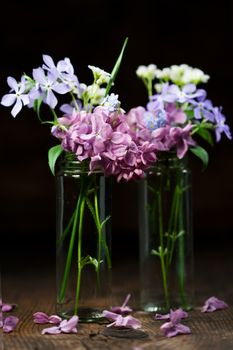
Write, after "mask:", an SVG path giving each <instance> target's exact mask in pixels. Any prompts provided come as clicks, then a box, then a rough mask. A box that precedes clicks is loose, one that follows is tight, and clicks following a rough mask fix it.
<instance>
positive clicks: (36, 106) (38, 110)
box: [34, 98, 43, 123]
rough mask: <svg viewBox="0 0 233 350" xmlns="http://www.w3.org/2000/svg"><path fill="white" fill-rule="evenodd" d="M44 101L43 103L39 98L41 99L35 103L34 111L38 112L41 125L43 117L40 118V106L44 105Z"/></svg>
mask: <svg viewBox="0 0 233 350" xmlns="http://www.w3.org/2000/svg"><path fill="white" fill-rule="evenodd" d="M42 101H43V99H42V98H39V99H37V100H35V101H34V111H35V112H36V114H37V116H38V119H39V121H40V122H41V123H42V122H43V121H42V119H41V117H40V106H41V104H42Z"/></svg>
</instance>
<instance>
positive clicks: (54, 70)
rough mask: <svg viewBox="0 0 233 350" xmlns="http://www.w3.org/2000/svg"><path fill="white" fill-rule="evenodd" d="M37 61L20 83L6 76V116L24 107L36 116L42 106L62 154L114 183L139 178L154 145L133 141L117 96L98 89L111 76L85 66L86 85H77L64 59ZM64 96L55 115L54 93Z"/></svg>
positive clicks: (150, 159) (134, 136)
mask: <svg viewBox="0 0 233 350" xmlns="http://www.w3.org/2000/svg"><path fill="white" fill-rule="evenodd" d="M43 61H44V63H43V65H42V67H39V68H36V69H33V72H32V77H29V76H28V75H26V74H24V75H23V76H22V78H21V80H20V82H17V81H16V80H15V79H14V78H13V77H8V79H7V82H8V85H9V86H10V88H11V90H10V93H9V94H6V95H4V96H3V98H2V100H1V104H2V105H4V106H12V105H14V106H13V108H12V110H11V114H12V115H13V116H14V117H15V116H16V115H17V114H18V113H19V112H20V110H21V109H22V107H23V106H25V105H26V106H28V107H29V108H30V107H34V109H36V111H37V112H38V111H39V110H40V106H41V104H42V103H44V104H45V105H47V106H49V107H50V110H51V112H52V116H53V121H47V123H49V124H50V125H51V124H52V128H51V132H52V135H54V136H55V137H57V138H58V139H59V141H60V142H61V147H62V149H63V150H65V151H66V152H72V153H74V154H75V155H76V157H77V159H78V161H80V162H83V161H86V162H88V164H89V169H90V172H93V171H95V170H97V169H98V170H99V169H101V170H102V171H103V172H104V174H105V175H106V176H109V175H114V176H116V177H117V180H118V181H120V180H121V179H123V180H125V181H128V180H130V179H137V178H140V177H142V176H143V175H144V170H145V169H147V168H148V167H149V166H150V165H151V164H152V163H153V162H154V161H155V160H156V154H155V146H154V145H153V144H152V143H150V142H149V140H146V139H145V140H144V141H142V140H141V139H140V140H139V139H138V137H137V133H136V132H135V131H134V130H132V129H131V128H130V126H129V125H128V123H127V118H126V116H125V112H124V111H123V109H121V107H120V101H119V100H118V95H115V94H113V93H111V94H110V95H109V94H107V93H106V91H108V90H109V89H108V85H107V87H106V86H105V87H103V86H102V85H106V84H109V83H110V82H111V79H112V77H111V74H109V73H107V72H105V71H104V70H102V69H100V68H98V67H94V66H88V68H90V69H91V71H92V74H93V83H92V84H91V85H89V86H87V85H85V84H83V83H80V82H79V80H78V78H77V76H76V75H75V74H74V68H73V66H72V64H71V62H70V59H69V58H65V59H64V60H61V61H59V62H58V63H57V64H55V63H54V61H53V59H52V58H51V57H50V56H48V55H43ZM65 94H68V95H69V96H70V100H71V102H70V100H69V103H65V104H62V105H61V106H60V107H59V109H60V112H62V116H61V117H60V116H59V117H58V115H57V112H56V111H55V108H56V107H57V105H58V99H57V97H56V95H65ZM39 117H40V115H39Z"/></svg>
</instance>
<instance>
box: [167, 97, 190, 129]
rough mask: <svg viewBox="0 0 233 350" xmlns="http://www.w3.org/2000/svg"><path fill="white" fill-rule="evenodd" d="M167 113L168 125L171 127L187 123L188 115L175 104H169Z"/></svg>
mask: <svg viewBox="0 0 233 350" xmlns="http://www.w3.org/2000/svg"><path fill="white" fill-rule="evenodd" d="M166 113H167V123H168V124H169V125H171V126H174V125H176V124H184V123H185V122H186V121H187V115H186V114H185V112H184V111H183V110H182V109H181V108H177V107H176V105H175V103H168V105H167V106H166Z"/></svg>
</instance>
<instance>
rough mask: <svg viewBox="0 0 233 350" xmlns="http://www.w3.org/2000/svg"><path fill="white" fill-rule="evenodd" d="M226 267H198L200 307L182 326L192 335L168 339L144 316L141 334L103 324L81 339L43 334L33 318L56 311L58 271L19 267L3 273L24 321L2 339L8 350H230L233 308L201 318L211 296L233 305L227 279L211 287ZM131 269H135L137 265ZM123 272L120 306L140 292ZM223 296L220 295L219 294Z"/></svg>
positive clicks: (89, 327) (81, 330)
mask: <svg viewBox="0 0 233 350" xmlns="http://www.w3.org/2000/svg"><path fill="white" fill-rule="evenodd" d="M228 263H229V261H228ZM228 263H227V266H224V265H223V264H221V266H219V262H217V263H216V266H215V267H214V264H213V261H212V262H211V261H209V262H208V261H206V262H204V261H203V262H202V264H200V269H199V270H198V278H197V287H198V290H199V293H198V295H197V307H195V309H194V310H193V311H191V312H190V313H189V317H188V318H187V319H185V320H184V321H183V323H184V324H186V325H188V326H189V327H190V329H191V331H192V333H191V334H190V335H180V336H177V337H174V338H171V339H169V338H165V337H164V336H163V335H162V333H161V331H160V326H161V324H162V323H163V322H162V321H155V320H154V319H153V315H151V314H146V313H144V312H141V311H137V312H134V314H133V316H135V317H137V318H138V319H140V320H141V322H142V329H141V330H140V332H137V331H132V330H128V331H127V330H123V331H120V330H117V329H106V325H103V324H102V325H99V324H79V325H78V333H77V334H67V335H66V334H59V335H41V330H42V329H43V328H45V326H44V325H36V324H34V323H33V317H32V315H33V313H34V312H36V311H44V312H46V313H48V314H52V313H54V312H55V304H54V300H55V297H54V296H55V280H54V276H55V270H54V266H53V265H51V264H50V265H49V264H47V263H46V264H45V265H44V266H42V265H38V264H37V263H35V264H34V265H33V264H24V263H23V262H19V264H18V265H17V266H14V267H13V268H11V269H8V270H7V271H5V273H4V274H3V298H4V299H5V301H7V302H15V303H17V305H18V306H17V308H16V309H15V310H14V312H13V313H12V314H14V315H17V316H18V317H19V318H20V323H19V324H18V326H17V328H16V330H15V331H14V332H12V333H10V334H4V335H3V343H4V350H69V349H72V350H119V349H120V350H142V349H143V350H155V349H156V350H160V349H161V350H174V349H178V350H196V349H197V350H209V349H211V350H213V349H214V350H232V349H233V307H232V306H231V305H230V307H229V308H228V309H226V310H220V311H216V312H214V313H208V314H203V313H201V310H200V306H201V305H202V304H201V302H202V301H203V300H205V299H207V298H208V297H210V296H211V295H216V296H224V297H225V296H226V298H227V299H225V300H226V301H227V302H228V300H230V297H231V296H232V285H231V283H230V282H229V281H228V279H227V278H226V276H227V275H224V274H222V275H220V274H219V276H220V277H219V280H218V281H219V283H220V285H219V283H218V281H216V279H215V280H214V281H213V283H212V284H211V283H209V279H210V278H212V277H211V276H210V275H211V274H213V275H214V274H216V273H219V271H218V270H217V269H223V270H222V271H225V272H226V271H227V273H228V275H230V274H229V273H230V270H231V268H232V266H231V265H230V267H229V264H228ZM208 264H209V265H210V266H209V267H208ZM23 266H24V268H23ZM203 266H205V268H206V269H207V268H209V270H208V276H207V275H203V273H201V271H202V272H203ZM131 267H132V269H133V265H132V266H131ZM131 267H129V268H131ZM124 270H125V272H126V273H127V278H128V283H129V285H125V284H124V283H120V282H119V281H120V280H121V281H122V280H123V274H122V270H121V269H120V270H119V271H118V273H117V271H116V282H115V287H114V288H115V292H114V293H115V294H114V295H115V298H116V303H115V304H116V305H119V299H120V298H121V297H122V295H124V293H125V291H126V290H127V292H128V291H129V288H130V286H131V290H133V291H135V293H136V292H137V288H138V284H137V281H136V282H135V278H136V275H135V274H133V272H132V271H131V272H132V273H129V271H127V267H126V266H124ZM134 270H135V269H134ZM206 271H207V270H205V273H206ZM224 276H225V277H224ZM224 280H225V285H224V284H223V283H224ZM205 281H206V282H205ZM122 288H123V290H122ZM131 290H130V291H131ZM220 291H222V293H221V295H219V294H216V293H219V292H220ZM117 296H119V298H118V299H117ZM228 303H229V302H228Z"/></svg>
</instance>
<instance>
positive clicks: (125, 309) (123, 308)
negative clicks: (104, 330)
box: [111, 294, 133, 315]
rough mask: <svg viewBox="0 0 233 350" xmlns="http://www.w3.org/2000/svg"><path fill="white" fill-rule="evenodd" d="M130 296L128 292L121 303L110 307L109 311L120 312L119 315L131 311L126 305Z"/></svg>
mask: <svg viewBox="0 0 233 350" xmlns="http://www.w3.org/2000/svg"><path fill="white" fill-rule="evenodd" d="M130 297H131V294H128V295H127V296H126V298H125V300H124V302H123V304H122V305H121V306H114V307H112V308H111V311H112V312H115V313H116V314H120V315H124V314H128V313H130V312H132V311H133V310H132V309H131V307H129V306H127V304H128V301H129V299H130Z"/></svg>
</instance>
